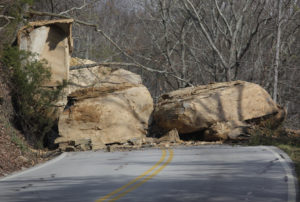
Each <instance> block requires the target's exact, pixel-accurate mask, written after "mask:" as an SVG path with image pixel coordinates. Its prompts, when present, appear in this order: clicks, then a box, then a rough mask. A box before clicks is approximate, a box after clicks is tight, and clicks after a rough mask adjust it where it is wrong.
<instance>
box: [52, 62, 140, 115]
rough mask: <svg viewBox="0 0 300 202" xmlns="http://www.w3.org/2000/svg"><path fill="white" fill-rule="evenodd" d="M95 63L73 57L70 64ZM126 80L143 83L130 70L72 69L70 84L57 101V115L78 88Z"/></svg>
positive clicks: (100, 67) (102, 67) (108, 68)
mask: <svg viewBox="0 0 300 202" xmlns="http://www.w3.org/2000/svg"><path fill="white" fill-rule="evenodd" d="M94 63H96V62H94V61H91V60H87V59H80V58H71V60H70V66H77V65H86V64H94ZM124 82H125V83H133V84H142V79H141V77H140V76H139V75H137V74H135V73H132V72H130V71H127V70H124V69H119V68H111V67H104V66H95V67H91V68H83V69H76V70H71V71H70V72H69V80H68V86H67V87H66V88H65V89H64V90H63V93H62V94H61V95H60V98H59V101H58V102H57V103H55V106H56V115H55V116H56V117H57V118H58V117H59V115H60V114H61V113H62V112H63V110H64V108H65V106H66V105H67V102H68V98H67V97H68V95H69V94H71V93H73V92H74V91H76V90H78V89H84V88H91V87H96V86H109V85H114V84H121V83H124Z"/></svg>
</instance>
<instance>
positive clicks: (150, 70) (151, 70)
mask: <svg viewBox="0 0 300 202" xmlns="http://www.w3.org/2000/svg"><path fill="white" fill-rule="evenodd" d="M28 13H29V14H32V15H40V16H54V17H59V18H69V17H68V16H65V15H60V14H55V13H49V12H39V11H34V10H30V11H28ZM74 22H75V23H78V24H81V25H85V26H89V27H93V28H94V29H95V31H96V32H99V33H100V34H101V35H102V36H103V37H104V38H105V39H106V40H108V41H109V42H110V43H111V44H112V45H113V46H114V47H115V48H116V49H118V50H119V51H120V52H121V53H122V54H123V55H124V56H126V57H127V58H128V59H130V60H131V61H132V62H133V63H127V66H135V67H139V68H142V69H144V70H146V71H149V72H152V73H159V74H163V75H168V76H171V77H173V78H176V79H177V80H179V81H182V82H185V83H186V84H188V85H190V86H193V85H192V84H191V83H190V82H189V81H187V80H185V79H182V78H180V77H178V76H176V75H174V74H173V73H171V72H167V71H161V70H157V69H153V68H150V67H147V66H145V65H142V64H140V63H139V62H138V61H136V60H135V59H134V58H133V57H132V56H130V55H129V54H128V53H126V51H124V50H123V49H122V48H121V47H120V46H118V44H117V43H116V42H114V41H113V40H112V39H111V38H110V37H109V36H108V35H107V34H106V33H104V32H103V30H101V29H99V28H98V25H96V24H92V23H87V22H84V21H81V20H77V19H74ZM104 64H105V63H103V64H102V65H104ZM123 64H126V63H123ZM128 64H130V65H128ZM107 65H108V63H107ZM110 65H113V64H110ZM114 65H117V64H116V63H115V64H114ZM118 65H121V64H120V63H119V64H118ZM95 66H98V65H95Z"/></svg>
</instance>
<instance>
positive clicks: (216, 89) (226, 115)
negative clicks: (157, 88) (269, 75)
mask: <svg viewBox="0 0 300 202" xmlns="http://www.w3.org/2000/svg"><path fill="white" fill-rule="evenodd" d="M282 111H284V110H283V109H282V108H280V107H279V106H278V105H276V103H274V102H273V100H272V98H271V97H270V95H269V94H268V93H267V92H266V91H265V90H264V89H263V88H262V87H260V86H259V85H257V84H254V83H248V82H244V81H233V82H224V83H216V84H210V85H204V86H196V87H190V88H185V89H180V90H176V91H173V92H170V93H167V94H164V95H162V96H161V97H160V98H159V101H158V104H157V106H156V108H155V111H154V121H155V123H156V124H157V125H158V126H159V127H160V128H162V129H164V130H171V129H173V128H176V129H177V130H178V132H179V133H180V134H189V133H194V132H197V131H201V130H206V129H209V128H210V127H212V126H214V128H213V129H214V131H223V129H222V130H220V129H219V128H220V127H216V126H218V125H220V124H217V123H230V124H226V127H227V126H234V127H231V128H228V129H226V130H224V131H225V132H226V134H225V133H224V134H225V135H224V134H219V135H220V137H221V136H222V135H223V136H224V137H222V138H221V139H227V138H233V139H234V138H236V137H237V136H238V135H237V134H231V133H230V130H233V129H235V128H238V127H240V126H241V127H244V126H243V125H244V124H245V122H248V121H251V120H257V119H260V118H263V117H269V118H273V119H274V120H273V121H282V120H284V116H285V113H283V112H282ZM232 123H241V124H232ZM216 128H217V130H216ZM234 132H235V133H236V132H237V131H234ZM219 133H222V132H219ZM228 134H231V135H228ZM225 136H226V137H225ZM228 136H231V137H228Z"/></svg>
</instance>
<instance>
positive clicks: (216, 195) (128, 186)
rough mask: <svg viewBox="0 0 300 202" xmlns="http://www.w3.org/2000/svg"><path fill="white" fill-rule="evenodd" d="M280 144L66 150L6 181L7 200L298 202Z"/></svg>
mask: <svg viewBox="0 0 300 202" xmlns="http://www.w3.org/2000/svg"><path fill="white" fill-rule="evenodd" d="M289 161H290V160H289V159H288V157H287V156H286V154H284V153H283V152H281V151H280V150H278V149H276V148H275V147H264V146H259V147H240V146H234V147H232V146H226V145H213V146H197V147H177V148H173V149H159V148H155V149H144V150H139V151H128V152H127V151H126V152H104V151H97V152H78V153H64V154H63V155H61V156H60V157H58V158H56V159H54V160H52V161H50V162H48V163H46V164H43V165H40V166H38V167H35V168H32V169H29V170H27V171H24V172H21V173H17V174H15V175H12V176H9V177H6V178H4V179H1V180H0V201H3V202H6V201H7V202H10V201H30V202H32V201H38V202H41V201H80V202H81V201H97V202H99V201H164V202H165V201H222V202H226V201H228V202H229V201H230V202H232V201H234V202H235V201H255V202H259V201H262V202H266V201H272V202H276V201H289V202H295V201H296V186H295V185H296V181H295V178H294V176H293V174H292V172H291V171H292V169H291V166H290V164H289V163H290V162H289Z"/></svg>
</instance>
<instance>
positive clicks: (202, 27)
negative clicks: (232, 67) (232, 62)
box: [184, 0, 229, 67]
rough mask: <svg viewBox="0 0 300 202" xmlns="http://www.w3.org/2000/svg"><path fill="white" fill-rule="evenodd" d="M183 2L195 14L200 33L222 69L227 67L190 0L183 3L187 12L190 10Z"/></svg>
mask: <svg viewBox="0 0 300 202" xmlns="http://www.w3.org/2000/svg"><path fill="white" fill-rule="evenodd" d="M185 2H187V3H188V4H189V6H190V7H191V8H192V10H193V13H194V14H195V16H196V18H197V22H198V24H199V25H200V28H201V30H202V32H203V33H204V35H205V37H206V38H207V40H208V42H209V44H210V46H211V47H212V49H213V50H214V51H215V52H216V53H217V55H218V57H219V58H220V60H221V63H222V65H223V66H224V67H228V66H229V65H228V64H227V62H226V61H225V59H224V57H223V55H222V54H221V52H220V51H219V49H218V48H217V47H216V45H215V44H214V42H213V40H212V38H211V36H210V35H209V33H208V31H207V30H206V28H205V27H204V25H203V24H202V21H201V18H200V16H199V14H198V12H197V10H196V8H195V7H194V5H193V4H192V3H191V2H190V0H185V1H184V5H185V7H186V8H187V9H188V10H190V9H189V7H188V5H186V3H185Z"/></svg>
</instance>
